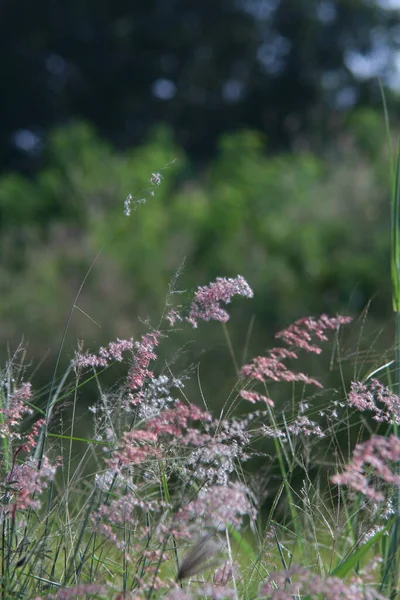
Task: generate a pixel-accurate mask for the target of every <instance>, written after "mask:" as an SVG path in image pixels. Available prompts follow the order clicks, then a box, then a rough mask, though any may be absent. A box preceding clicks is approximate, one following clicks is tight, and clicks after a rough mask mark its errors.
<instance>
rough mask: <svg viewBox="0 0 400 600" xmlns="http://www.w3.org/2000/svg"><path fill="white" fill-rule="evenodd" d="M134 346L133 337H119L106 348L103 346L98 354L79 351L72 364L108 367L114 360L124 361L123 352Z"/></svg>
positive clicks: (88, 366)
mask: <svg viewBox="0 0 400 600" xmlns="http://www.w3.org/2000/svg"><path fill="white" fill-rule="evenodd" d="M133 348H134V344H133V339H132V338H131V339H129V340H120V339H119V338H117V341H116V342H110V343H109V344H108V346H106V347H105V348H103V347H101V348H100V350H99V354H98V355H96V354H89V353H85V354H84V353H82V352H77V353H76V354H75V358H74V360H73V361H72V365H73V367H74V368H75V369H87V368H90V367H101V368H103V367H107V366H108V365H109V364H110V363H111V362H112V361H116V362H122V360H123V356H122V353H123V352H129V351H132V349H133Z"/></svg>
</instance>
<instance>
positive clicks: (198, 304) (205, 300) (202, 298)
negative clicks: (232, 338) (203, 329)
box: [186, 275, 253, 327]
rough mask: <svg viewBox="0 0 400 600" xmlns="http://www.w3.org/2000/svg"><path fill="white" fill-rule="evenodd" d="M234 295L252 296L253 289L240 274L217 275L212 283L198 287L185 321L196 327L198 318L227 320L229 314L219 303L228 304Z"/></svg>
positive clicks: (223, 321)
mask: <svg viewBox="0 0 400 600" xmlns="http://www.w3.org/2000/svg"><path fill="white" fill-rule="evenodd" d="M234 295H239V296H244V297H246V298H252V297H253V290H252V289H251V287H250V286H249V284H248V283H247V281H246V280H245V279H244V277H242V276H241V275H238V276H237V277H235V278H234V279H232V278H227V277H217V280H216V281H215V282H214V283H210V284H209V285H205V286H201V287H199V288H198V290H197V292H196V293H195V295H194V299H193V301H192V304H191V306H190V310H189V314H188V316H187V317H186V321H187V322H188V323H190V324H191V325H192V326H193V327H197V325H198V320H202V321H211V320H215V321H220V322H221V323H225V322H226V321H228V320H229V314H228V312H227V311H226V310H224V309H223V308H221V306H220V303H221V302H223V303H224V304H229V303H230V302H231V299H232V296H234Z"/></svg>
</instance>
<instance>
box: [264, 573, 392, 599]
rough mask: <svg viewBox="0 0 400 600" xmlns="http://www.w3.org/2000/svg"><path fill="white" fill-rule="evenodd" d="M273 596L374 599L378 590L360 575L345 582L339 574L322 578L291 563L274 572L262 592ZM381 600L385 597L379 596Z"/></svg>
mask: <svg viewBox="0 0 400 600" xmlns="http://www.w3.org/2000/svg"><path fill="white" fill-rule="evenodd" d="M259 595H260V596H262V597H264V596H267V597H268V598H269V599H270V600H286V599H287V598H293V597H298V596H307V597H309V598H312V599H313V600H314V599H315V600H316V599H317V598H324V599H325V600H367V599H368V600H372V598H377V595H376V593H375V592H374V591H373V590H372V589H369V588H367V586H366V585H365V584H363V582H362V581H360V580H359V579H357V580H355V581H354V580H353V581H351V580H350V581H349V582H344V581H343V580H342V579H340V578H339V577H327V578H323V577H320V576H319V575H316V574H315V573H312V572H310V571H309V569H307V568H305V567H292V568H291V569H287V570H284V571H278V572H277V573H273V574H272V575H271V576H270V578H269V580H268V581H267V583H265V584H264V585H263V586H262V587H261V589H260V592H259ZM380 598H381V599H382V600H384V599H383V597H382V596H380Z"/></svg>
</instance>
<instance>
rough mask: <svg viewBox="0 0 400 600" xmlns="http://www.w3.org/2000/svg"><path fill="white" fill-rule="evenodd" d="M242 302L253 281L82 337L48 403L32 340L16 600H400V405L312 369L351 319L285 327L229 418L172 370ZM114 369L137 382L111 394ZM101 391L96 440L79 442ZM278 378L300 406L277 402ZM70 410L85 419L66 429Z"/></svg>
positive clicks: (2, 405) (8, 408) (18, 479)
mask: <svg viewBox="0 0 400 600" xmlns="http://www.w3.org/2000/svg"><path fill="white" fill-rule="evenodd" d="M156 175H158V174H153V175H152V178H153V179H152V181H151V184H152V186H153V187H154V186H156V185H159V183H160V181H161V178H160V177H156ZM131 208H132V201H131V200H130V201H129V203H128V204H126V205H125V211H126V213H127V214H128V213H129V212H130V210H131ZM128 209H129V210H128ZM235 296H242V297H244V298H247V299H251V298H252V297H253V291H252V289H251V287H250V286H249V284H248V283H247V282H246V280H245V279H244V277H243V276H240V275H238V276H237V277H235V278H225V277H219V278H217V280H216V281H214V282H211V283H209V284H208V285H204V286H201V287H199V288H198V290H197V291H196V292H195V293H194V295H193V298H192V299H189V300H188V302H187V304H181V305H177V306H171V305H170V302H171V299H172V298H173V296H172V295H171V296H170V298H169V300H168V306H167V310H166V311H165V314H164V316H163V319H162V321H161V323H160V324H159V325H158V326H157V327H155V328H151V327H150V325H148V328H147V331H146V332H145V333H144V334H143V335H142V337H141V338H139V339H133V338H128V339H117V340H116V341H112V342H110V343H109V344H108V345H107V346H105V347H102V348H99V349H98V350H95V351H91V352H89V351H85V350H83V347H82V346H81V345H80V346H79V347H78V350H77V352H76V354H75V356H74V358H73V360H72V361H71V364H70V367H69V369H68V370H67V372H66V373H65V374H64V375H63V376H62V377H61V378H60V379H59V380H57V379H56V378H55V379H54V382H53V384H52V385H51V388H50V394H49V399H48V403H47V405H46V406H45V407H44V408H43V405H42V404H41V403H40V401H39V396H38V395H35V391H34V390H33V389H32V386H31V384H30V383H29V382H27V381H26V371H25V369H24V368H23V366H22V363H23V361H22V358H23V352H24V351H23V348H22V347H21V348H19V349H18V350H17V351H16V353H15V354H14V356H13V357H11V358H10V360H9V362H8V363H7V364H6V366H5V368H4V370H3V372H2V373H1V377H0V447H1V462H0V484H1V496H0V523H1V550H0V552H1V565H0V590H1V592H0V593H1V598H2V600H8V599H10V600H11V599H16V598H19V599H25V598H35V599H37V600H39V599H43V600H44V599H51V598H57V599H65V600H66V599H69V598H79V597H87V598H100V599H102V598H103V599H106V598H112V599H114V600H121V599H123V598H124V599H125V598H126V599H132V600H151V599H160V598H166V599H167V600H197V599H200V598H210V599H224V598H233V599H249V600H250V599H251V600H256V599H259V600H262V599H267V598H270V599H271V600H272V599H273V600H291V599H293V598H312V599H314V598H315V599H323V598H326V599H329V600H330V599H332V600H334V599H340V598H343V599H349V600H351V599H354V600H361V599H364V598H365V599H370V598H371V599H372V598H391V599H395V598H400V593H399V589H400V588H399V577H400V576H399V573H398V572H397V571H396V568H394V565H397V564H398V557H399V553H400V551H399V548H398V546H397V545H396V540H397V539H398V536H394V535H393V530H394V528H395V527H396V524H397V522H398V505H399V503H398V501H397V498H398V495H399V494H400V476H399V472H398V464H399V461H400V441H399V437H398V430H397V428H398V425H399V414H400V408H399V407H400V398H399V396H398V395H397V394H396V393H395V392H396V390H393V389H392V388H391V387H390V386H389V385H387V384H388V383H389V382H383V381H379V380H378V379H372V378H371V377H366V378H365V379H364V380H362V381H354V382H349V384H348V385H347V389H345V390H344V391H343V393H342V394H341V397H340V399H338V395H337V394H332V390H329V391H328V390H327V391H325V390H324V387H323V382H322V381H320V380H318V379H316V378H315V377H314V376H313V375H312V374H308V373H305V372H303V371H299V370H297V369H296V361H297V360H298V359H299V357H300V355H301V354H305V355H307V354H310V355H319V354H320V353H321V352H322V350H323V345H324V344H326V343H327V342H329V340H331V341H333V342H334V343H335V344H336V345H337V346H338V347H340V338H341V330H342V328H343V327H346V326H347V325H348V324H349V323H350V321H351V319H350V318H348V317H344V316H336V317H328V316H326V315H322V316H320V317H319V318H312V317H307V318H302V319H299V320H298V321H296V322H295V323H293V324H292V325H289V326H288V327H287V328H286V329H284V330H283V331H280V332H278V333H277V334H276V346H275V347H273V348H271V349H269V350H266V352H265V353H264V354H263V355H261V356H256V357H254V358H253V359H252V360H250V361H249V362H248V363H247V364H244V365H242V367H241V368H240V369H239V377H238V380H237V381H236V382H234V384H233V388H232V393H231V395H230V397H229V400H228V401H227V402H226V404H225V405H224V407H223V409H222V411H221V412H220V414H214V413H213V411H210V410H209V409H208V407H207V404H206V403H205V404H204V406H198V405H197V404H195V403H193V402H192V401H191V399H190V397H188V395H187V394H186V391H185V383H186V377H187V375H186V374H184V375H182V376H179V375H176V374H174V373H173V365H172V364H170V363H168V362H164V363H161V359H160V358H159V357H160V351H159V350H160V346H161V345H162V343H163V340H164V339H165V338H166V337H167V336H170V335H173V334H174V330H175V329H176V328H178V327H192V328H194V329H196V328H197V327H199V326H200V325H202V322H204V321H211V320H215V321H219V322H221V323H225V322H226V321H228V319H229V312H228V310H227V309H228V305H229V304H230V303H231V301H232V300H233V298H234V297H235ZM203 326H205V327H206V326H207V324H206V323H205V324H204V325H203ZM115 363H121V364H122V365H124V367H125V372H124V376H123V378H122V380H120V379H119V381H118V385H116V386H115V387H113V388H112V389H111V390H107V389H104V388H103V385H102V372H103V371H104V370H108V369H112V368H113V365H114V364H115ZM119 373H120V371H119ZM89 381H94V382H95V383H96V384H97V389H98V394H97V401H96V403H95V404H94V405H93V406H91V407H90V410H89V413H90V418H91V421H92V432H93V433H92V435H91V436H88V437H87V438H84V439H82V438H81V439H79V440H78V439H77V438H76V435H75V433H74V416H75V414H76V405H77V402H78V400H79V398H80V396H81V395H82V393H83V392H84V390H85V385H86V384H87V383H88V382H89ZM277 385H278V386H283V387H284V389H285V390H286V392H287V397H288V399H289V400H290V401H289V402H287V403H282V402H281V403H278V402H276V398H275V390H276V386H277ZM344 387H346V384H345V386H344ZM67 402H69V403H70V404H71V405H72V409H71V410H70V412H71V414H72V426H71V430H70V431H69V432H67V433H66V432H62V433H60V432H59V430H58V428H57V423H58V421H59V417H60V415H62V411H63V410H64V407H65V404H66V403H67ZM357 414H358V415H359V421H358V428H357V432H358V435H359V437H360V439H359V441H358V444H356V445H355V447H354V450H353V451H351V449H350V446H349V452H348V454H347V456H346V455H345V454H344V451H343V447H344V445H343V442H341V436H342V434H343V431H345V432H346V431H347V432H348V433H350V432H351V429H352V420H353V422H354V416H355V415H357ZM366 415H370V417H371V418H370V419H369V420H367V419H366V418H365V417H366ZM361 419H362V421H361ZM360 423H361V426H360ZM361 437H362V439H361ZM78 442H79V444H80V446H79V447H80V449H81V450H80V454H79V458H78V460H76V459H74V456H73V455H74V448H75V446H74V444H75V443H78ZM349 443H350V439H349Z"/></svg>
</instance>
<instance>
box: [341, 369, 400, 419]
mask: <svg viewBox="0 0 400 600" xmlns="http://www.w3.org/2000/svg"><path fill="white" fill-rule="evenodd" d="M347 400H348V402H349V404H350V405H351V406H354V407H355V408H358V410H361V411H362V412H364V411H365V410H370V411H372V412H373V413H375V414H374V417H373V418H374V419H375V421H378V422H379V423H382V422H388V423H397V424H400V398H399V396H397V395H396V394H394V393H393V392H392V391H391V390H390V389H389V388H388V387H386V386H384V385H382V384H381V383H380V382H379V381H378V380H377V379H372V380H371V382H370V383H369V385H368V384H365V383H361V382H358V381H356V382H353V383H352V384H351V389H350V393H349V395H348V397H347ZM378 403H379V404H380V405H381V406H379V405H378Z"/></svg>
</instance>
